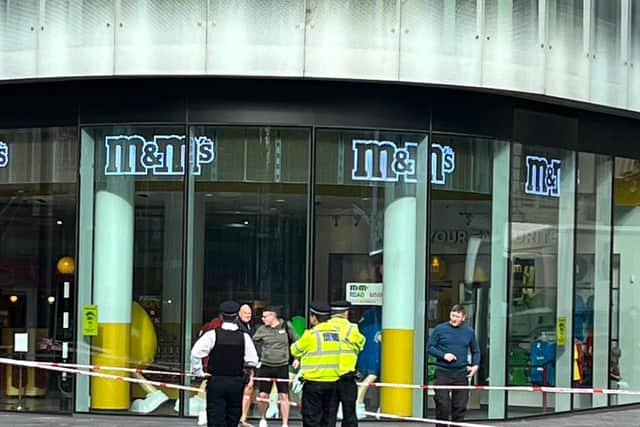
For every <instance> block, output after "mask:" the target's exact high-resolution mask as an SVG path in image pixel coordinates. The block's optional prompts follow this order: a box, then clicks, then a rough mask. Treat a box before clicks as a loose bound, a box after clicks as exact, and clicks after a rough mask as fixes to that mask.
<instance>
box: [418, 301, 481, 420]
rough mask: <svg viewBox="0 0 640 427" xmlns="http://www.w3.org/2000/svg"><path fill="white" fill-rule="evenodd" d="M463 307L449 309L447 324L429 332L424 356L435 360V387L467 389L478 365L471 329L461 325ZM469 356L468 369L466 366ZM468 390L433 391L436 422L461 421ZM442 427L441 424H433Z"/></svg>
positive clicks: (478, 357) (463, 316) (475, 343)
mask: <svg viewBox="0 0 640 427" xmlns="http://www.w3.org/2000/svg"><path fill="white" fill-rule="evenodd" d="M464 319H465V313H464V307H462V306H461V305H459V304H456V305H454V306H453V307H451V311H450V312H449V321H448V322H444V323H441V324H439V325H438V326H436V327H435V328H434V329H433V332H432V333H431V337H430V338H429V345H428V352H429V354H431V355H433V356H435V357H436V359H437V362H436V378H435V385H469V379H470V378H472V377H473V376H474V375H475V374H476V373H477V372H478V367H479V365H480V348H479V347H478V341H477V340H476V335H475V332H474V331H473V328H471V327H470V326H467V325H465V324H464ZM469 352H471V365H469V362H468V356H469ZM468 400H469V390H446V389H437V390H436V392H435V402H436V419H438V420H443V421H449V418H451V421H462V420H464V413H465V411H466V409H467V401H468ZM437 427H445V424H437Z"/></svg>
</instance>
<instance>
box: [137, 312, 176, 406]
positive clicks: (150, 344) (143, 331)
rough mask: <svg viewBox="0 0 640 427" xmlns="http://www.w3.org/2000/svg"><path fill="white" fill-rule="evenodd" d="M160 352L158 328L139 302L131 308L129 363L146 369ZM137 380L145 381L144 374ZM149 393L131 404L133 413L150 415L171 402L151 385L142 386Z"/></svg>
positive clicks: (138, 374) (138, 375) (139, 375)
mask: <svg viewBox="0 0 640 427" xmlns="http://www.w3.org/2000/svg"><path fill="white" fill-rule="evenodd" d="M157 350H158V338H157V336H156V328H155V326H154V325H153V322H152V321H151V318H150V317H149V314H147V311H146V310H145V309H144V308H142V306H141V305H140V304H138V303H137V302H134V303H133V306H132V307H131V343H130V350H129V351H130V353H129V361H130V362H129V363H130V366H131V367H132V368H136V369H145V368H146V367H148V366H149V365H150V364H151V363H152V362H153V360H154V359H155V357H156V351H157ZM133 376H134V377H135V378H138V379H142V380H144V379H145V378H144V377H143V376H142V374H140V373H138V372H136V373H134V374H133ZM140 385H141V387H142V389H143V390H144V391H145V392H146V393H147V395H146V397H145V398H144V399H136V400H134V401H133V403H132V404H131V409H130V411H131V412H137V413H141V414H148V413H150V412H153V411H155V410H156V409H157V408H158V406H160V405H162V404H163V403H164V402H166V401H167V400H169V397H168V396H167V395H166V394H165V393H164V392H163V391H162V390H158V389H157V388H155V387H154V386H152V385H150V384H140Z"/></svg>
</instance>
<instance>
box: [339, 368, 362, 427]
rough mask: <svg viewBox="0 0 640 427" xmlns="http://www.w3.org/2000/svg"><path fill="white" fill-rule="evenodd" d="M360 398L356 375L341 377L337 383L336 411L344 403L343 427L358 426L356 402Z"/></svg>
mask: <svg viewBox="0 0 640 427" xmlns="http://www.w3.org/2000/svg"><path fill="white" fill-rule="evenodd" d="M357 398H358V386H357V385H356V374H355V372H350V373H348V374H345V375H343V376H341V377H340V379H339V380H338V381H337V382H336V411H337V409H338V408H337V405H338V404H339V403H342V427H353V426H357V425H358V418H357V417H356V400H357Z"/></svg>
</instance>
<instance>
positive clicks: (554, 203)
mask: <svg viewBox="0 0 640 427" xmlns="http://www.w3.org/2000/svg"><path fill="white" fill-rule="evenodd" d="M512 150H513V152H512V160H511V162H512V168H511V170H512V174H511V254H510V257H511V272H510V274H511V283H510V299H509V325H508V327H509V329H508V331H509V335H508V338H507V339H508V346H507V352H508V353H507V354H508V360H507V370H508V384H509V385H514V386H517V385H529V384H533V385H553V386H561V385H564V386H568V385H569V384H570V381H571V367H572V363H571V362H572V360H571V356H572V345H571V318H572V310H571V300H572V297H571V294H572V288H573V286H572V283H573V269H572V266H571V262H569V263H567V260H568V259H570V258H567V257H571V254H572V253H573V226H572V224H573V220H574V218H573V211H574V209H573V205H572V203H573V199H574V176H575V173H574V156H573V154H572V153H570V152H566V151H563V150H558V149H551V148H543V147H533V146H529V147H527V146H522V145H520V144H514V145H513V146H512ZM560 255H561V256H560ZM557 322H560V323H562V324H564V325H566V328H565V329H564V330H565V333H564V334H563V335H562V336H558V335H557V334H556V324H557ZM569 403H570V402H567V401H566V399H563V397H562V396H559V395H558V396H552V395H547V394H546V393H522V392H510V393H508V414H509V416H515V415H524V414H534V413H540V412H542V413H546V412H553V411H559V410H568V409H569V408H570V405H569Z"/></svg>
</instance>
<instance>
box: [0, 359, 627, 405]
mask: <svg viewBox="0 0 640 427" xmlns="http://www.w3.org/2000/svg"><path fill="white" fill-rule="evenodd" d="M0 363H2V364H9V365H22V366H28V367H33V368H40V369H51V370H55V371H61V372H68V373H77V374H86V375H92V376H99V377H102V378H111V379H115V380H121V381H130V382H144V381H143V380H138V379H136V378H129V377H125V376H118V375H112V374H103V373H100V372H99V371H112V372H131V373H140V374H155V375H170V376H176V375H181V376H190V377H200V376H199V375H194V374H190V373H186V372H178V371H155V370H149V369H136V368H124V367H119V366H99V365H77V364H72V363H58V362H36V361H27V360H17V359H9V358H0ZM253 380H254V381H269V382H291V380H290V379H281V378H265V377H254V378H253ZM147 382H148V383H149V384H151V385H155V386H156V387H168V388H178V389H181V390H186V391H198V389H195V388H193V387H187V386H180V385H177V384H170V383H165V382H161V381H148V380H147ZM358 385H366V386H368V387H374V388H375V387H392V388H408V389H417V390H438V389H443V390H480V391H518V392H534V393H535V392H537V393H571V394H605V395H606V394H610V395H616V394H618V395H620V394H624V395H635V396H638V395H640V390H625V389H606V388H570V387H549V386H488V385H431V384H429V385H419V384H398V383H383V382H375V383H374V382H372V383H358Z"/></svg>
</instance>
